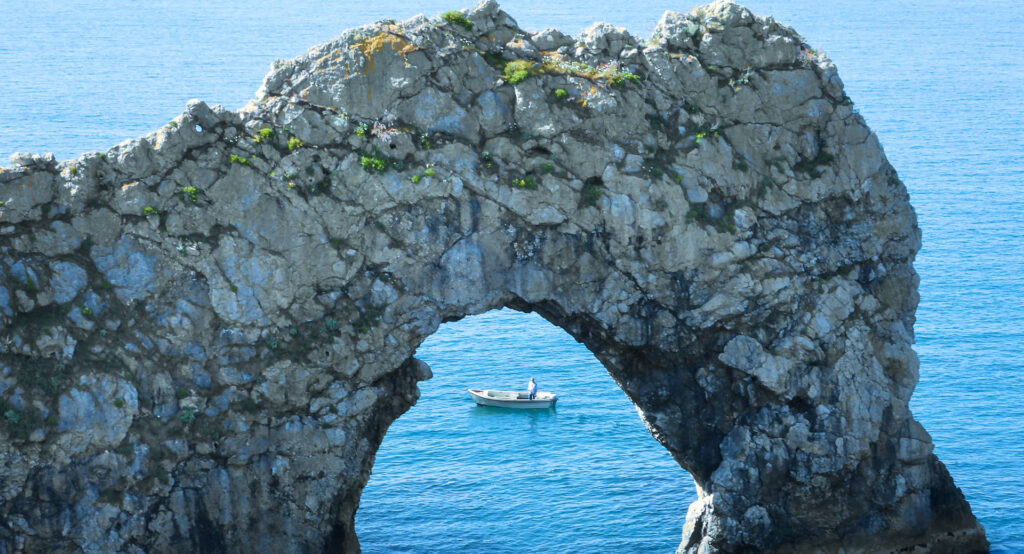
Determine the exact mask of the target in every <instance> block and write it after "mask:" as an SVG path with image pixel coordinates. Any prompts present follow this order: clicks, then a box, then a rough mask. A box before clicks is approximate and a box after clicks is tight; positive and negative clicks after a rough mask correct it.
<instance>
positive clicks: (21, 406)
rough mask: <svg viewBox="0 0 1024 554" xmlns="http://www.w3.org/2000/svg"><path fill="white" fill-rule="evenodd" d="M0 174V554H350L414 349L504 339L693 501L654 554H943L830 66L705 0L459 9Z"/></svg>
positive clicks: (907, 294)
mask: <svg viewBox="0 0 1024 554" xmlns="http://www.w3.org/2000/svg"><path fill="white" fill-rule="evenodd" d="M463 13H464V14H465V20H464V21H459V19H458V18H451V17H449V18H447V19H442V18H440V17H433V18H426V17H422V16H421V17H416V18H413V19H411V20H409V21H405V22H402V23H394V22H380V23H376V24H373V25H368V26H365V27H361V28H358V29H353V30H350V31H347V32H345V33H344V34H342V35H341V37H340V38H338V39H337V40H334V41H332V42H329V43H326V44H323V45H320V46H317V47H315V48H313V49H311V50H310V51H309V53H308V54H307V55H306V56H303V57H301V58H298V59H295V60H291V61H287V62H279V63H278V64H275V68H274V70H273V71H272V72H271V73H270V74H269V75H268V76H267V78H266V80H265V82H264V84H263V87H262V88H261V89H260V91H259V92H258V94H257V97H256V99H255V100H253V101H252V103H250V104H249V105H248V106H247V107H246V108H245V109H243V110H241V111H239V112H231V111H227V110H224V109H221V108H219V107H214V108H210V107H208V106H207V105H205V104H203V103H202V102H198V101H196V102H192V103H190V104H189V105H188V107H187V108H186V111H185V112H184V113H183V114H182V115H181V116H179V117H178V118H176V119H175V120H174V121H172V122H171V123H169V124H168V125H166V126H164V127H163V128H161V129H160V130H158V131H157V132H155V133H153V134H151V135H149V136H146V137H143V138H141V139H138V140H133V141H128V142H125V143H123V144H120V145H118V146H116V147H114V148H112V149H111V150H109V151H107V152H105V153H92V154H86V155H83V156H81V157H79V158H78V159H75V160H71V161H65V162H59V163H58V162H57V161H56V160H55V159H53V157H52V156H33V155H20V154H19V155H16V156H15V157H14V158H13V159H12V163H13V166H12V167H9V168H4V169H3V171H2V173H0V201H2V202H3V205H2V206H0V271H2V272H3V276H4V279H3V282H2V283H0V349H2V353H0V403H2V406H0V408H2V409H0V416H2V417H0V436H2V437H3V440H2V443H0V552H3V553H13V552H41V551H48V552H76V551H88V552H100V551H102V552H114V551H119V552H181V551H207V552H215V551H236V552H237V551H250V552H251V551H263V552H288V551H295V552H313V551H323V550H328V551H337V550H343V551H355V550H357V549H358V541H357V539H356V537H355V534H354V532H353V517H354V514H355V510H356V508H357V506H358V502H359V496H360V493H361V491H362V488H363V486H364V485H365V483H366V481H367V478H368V476H369V472H370V468H371V465H372V463H373V458H374V453H375V451H376V449H377V447H378V446H379V444H380V441H381V439H382V437H383V434H384V432H385V430H386V429H387V426H388V425H389V424H390V423H391V422H392V421H393V420H394V419H395V418H396V417H398V416H399V415H400V414H402V413H403V412H404V411H405V410H407V409H408V408H409V407H410V406H411V405H412V404H413V403H414V402H415V401H416V398H417V396H418V389H417V385H416V383H417V382H418V381H419V380H422V379H426V378H428V377H429V376H430V370H429V368H427V367H426V366H425V364H423V363H421V362H419V361H418V360H416V359H415V358H414V357H413V355H414V353H415V351H416V348H417V346H418V345H419V344H420V343H421V342H422V341H423V340H424V339H425V338H426V337H428V336H429V335H430V334H432V333H433V332H434V331H435V330H437V328H438V326H439V325H440V324H441V323H442V322H444V321H448V320H454V319H458V318H462V317H464V316H466V315H470V314H477V313H481V312H484V311H486V310H491V309H495V308H499V307H502V306H509V307H512V308H516V309H520V310H535V311H537V312H538V313H540V314H542V315H543V316H544V317H545V318H547V319H548V320H549V321H551V322H552V323H553V324H555V325H558V326H559V327H561V328H563V329H565V330H566V331H567V332H569V333H570V334H572V335H573V336H574V337H576V338H577V339H578V340H580V341H582V342H583V343H585V344H586V345H587V347H588V348H590V350H591V351H593V352H594V354H595V355H596V356H597V358H598V359H599V360H601V362H602V363H603V364H604V365H605V366H606V367H607V368H608V371H609V372H610V373H611V375H612V377H613V378H614V379H615V380H616V382H617V383H619V385H620V386H621V387H622V388H623V389H624V390H625V391H626V393H627V394H628V395H629V397H630V398H631V399H632V400H633V402H635V403H636V405H637V406H638V408H639V411H640V413H641V415H642V417H643V419H644V421H645V423H646V424H647V426H648V428H649V429H650V431H651V433H653V434H654V436H655V437H657V439H658V440H659V441H660V442H661V443H662V444H663V445H664V446H665V448H666V449H668V451H669V452H671V454H672V456H674V458H675V459H676V460H678V462H679V463H680V464H681V465H682V466H683V467H684V468H686V469H687V470H688V471H689V472H690V473H691V474H692V475H693V477H694V480H695V481H696V484H697V488H698V492H699V495H700V498H699V500H698V501H697V502H695V503H694V504H693V505H692V506H691V507H690V508H689V512H688V514H687V520H686V525H685V528H684V529H683V537H682V543H681V544H680V547H679V548H680V551H682V552H719V551H721V552H736V551H780V552H790V551H800V552H802V551H822V550H823V551H838V550H840V549H845V550H844V551H846V552H857V551H870V552H881V551H888V550H897V549H905V550H901V551H929V550H931V551H935V552H968V551H981V550H984V549H985V548H986V542H985V538H984V532H983V530H982V528H981V526H980V525H979V524H978V523H977V522H976V520H975V518H974V517H973V516H972V515H971V512H970V508H969V507H968V505H967V503H966V502H965V501H964V499H963V496H962V495H961V493H960V491H959V490H958V489H957V488H956V487H955V486H954V484H953V481H952V479H951V478H950V476H949V475H948V473H947V472H946V470H945V468H944V467H943V465H942V464H941V463H940V462H939V461H938V459H937V458H936V457H935V456H934V454H933V453H932V442H931V439H930V437H929V436H928V434H927V433H926V432H925V430H924V429H923V428H922V427H921V426H920V425H919V424H918V423H917V422H915V421H914V419H913V417H912V415H911V413H910V411H909V410H908V401H909V399H910V395H911V393H912V391H913V389H914V385H915V384H916V383H917V380H918V375H917V371H918V365H917V359H916V356H915V354H914V352H913V350H912V349H911V343H912V342H913V324H914V310H915V307H916V304H917V299H918V298H917V292H916V288H917V276H916V274H915V273H914V269H913V267H912V265H911V262H912V260H913V258H914V255H915V253H916V252H917V250H918V248H919V245H920V239H919V235H920V233H919V231H918V228H917V225H916V221H915V216H914V212H913V210H912V209H911V207H910V204H909V202H908V197H907V193H906V190H905V189H904V187H903V185H902V183H901V182H900V181H899V179H898V178H897V175H896V172H895V171H894V170H893V168H892V167H891V166H890V165H889V164H888V162H887V161H886V159H885V157H884V155H883V153H882V150H881V148H880V146H879V143H878V140H877V139H876V137H875V135H874V134H872V133H871V131H870V130H869V129H868V128H867V126H866V125H865V123H864V120H863V119H862V118H861V117H860V116H859V115H857V113H856V112H855V111H854V110H853V108H852V102H851V101H850V99H849V98H847V96H846V95H845V94H844V92H843V85H842V82H841V81H840V79H839V77H838V75H837V73H836V68H835V66H834V65H833V64H832V63H831V62H830V61H829V60H828V59H826V58H824V57H823V56H820V55H818V54H817V53H816V52H815V51H814V50H812V49H811V48H810V47H809V46H808V45H807V44H805V43H804V40H803V39H802V38H801V37H800V36H799V35H797V34H796V33H795V32H794V31H792V30H791V29H789V28H787V27H785V26H782V25H780V24H778V23H777V22H775V21H774V20H772V19H771V18H759V17H754V16H753V15H751V14H750V12H748V11H747V10H745V9H743V8H742V7H740V6H738V5H736V4H731V3H716V4H712V5H710V6H708V7H705V8H702V9H699V10H696V11H694V12H693V13H691V14H688V15H683V14H678V13H672V12H669V13H666V14H665V15H664V17H663V18H662V19H661V21H660V22H659V23H658V25H657V27H656V30H655V33H654V35H653V37H652V38H651V39H650V40H647V41H644V40H640V39H638V38H636V37H634V36H632V35H630V34H629V33H628V32H626V31H625V30H623V29H617V28H614V27H612V26H610V25H607V24H599V25H595V26H593V27H591V28H590V29H588V30H587V31H585V32H584V33H583V34H582V35H581V36H580V37H576V38H574V37H570V36H567V35H565V34H562V33H560V32H558V31H556V30H553V29H549V30H545V31H541V32H538V33H534V34H531V33H530V32H527V31H525V30H523V29H521V28H519V26H518V25H517V24H516V22H515V21H514V20H513V19H512V18H511V17H510V16H509V15H507V14H506V13H504V12H502V11H500V10H499V9H498V6H497V5H496V4H494V3H493V2H485V3H483V4H481V5H479V6H477V7H476V8H475V9H473V10H468V11H465V12H463Z"/></svg>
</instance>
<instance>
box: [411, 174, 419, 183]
mask: <svg viewBox="0 0 1024 554" xmlns="http://www.w3.org/2000/svg"><path fill="white" fill-rule="evenodd" d="M420 179H421V177H420V176H419V175H413V176H412V177H409V180H410V181H412V182H414V183H418V182H420Z"/></svg>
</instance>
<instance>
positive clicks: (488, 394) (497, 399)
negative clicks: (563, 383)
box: [466, 389, 558, 408]
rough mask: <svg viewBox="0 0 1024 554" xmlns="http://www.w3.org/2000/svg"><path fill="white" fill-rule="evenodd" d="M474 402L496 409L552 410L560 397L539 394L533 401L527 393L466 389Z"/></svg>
mask: <svg viewBox="0 0 1024 554" xmlns="http://www.w3.org/2000/svg"><path fill="white" fill-rule="evenodd" d="M466 390H467V391H469V395H470V396H471V397H473V401H474V402H476V403H477V404H479V405H481V406H494V407H496V408H552V407H554V405H555V402H558V395H556V394H553V393H550V392H538V393H537V394H536V395H535V396H534V398H533V400H530V395H529V394H527V393H525V392H517V391H511V390H489V389H466Z"/></svg>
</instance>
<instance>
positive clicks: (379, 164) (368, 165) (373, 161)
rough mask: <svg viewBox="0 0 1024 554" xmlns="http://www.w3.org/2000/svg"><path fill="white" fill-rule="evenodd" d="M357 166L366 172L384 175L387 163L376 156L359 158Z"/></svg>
mask: <svg viewBox="0 0 1024 554" xmlns="http://www.w3.org/2000/svg"><path fill="white" fill-rule="evenodd" d="M359 165H361V166H363V169H365V170H366V171H371V172H372V171H376V172H377V173H384V172H385V171H387V169H388V161H387V160H385V159H384V158H378V157H376V156H359Z"/></svg>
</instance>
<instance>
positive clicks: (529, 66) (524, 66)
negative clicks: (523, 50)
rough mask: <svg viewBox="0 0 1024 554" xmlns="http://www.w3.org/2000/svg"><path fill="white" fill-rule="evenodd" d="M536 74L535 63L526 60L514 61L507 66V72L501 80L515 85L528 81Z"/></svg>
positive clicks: (505, 71)
mask: <svg viewBox="0 0 1024 554" xmlns="http://www.w3.org/2000/svg"><path fill="white" fill-rule="evenodd" d="M533 74H534V68H533V62H529V61H526V60H512V61H510V62H508V63H507V64H505V70H504V72H503V73H502V74H501V78H502V79H504V80H505V82H506V83H508V84H510V85H515V84H517V83H521V82H523V81H525V80H526V78H527V77H529V76H530V75H533Z"/></svg>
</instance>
